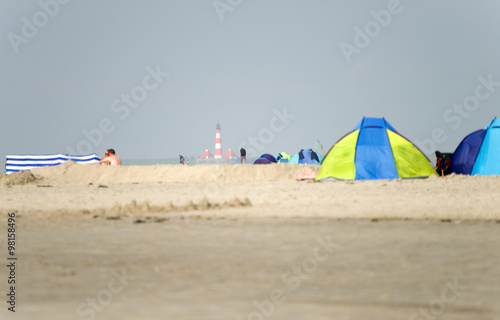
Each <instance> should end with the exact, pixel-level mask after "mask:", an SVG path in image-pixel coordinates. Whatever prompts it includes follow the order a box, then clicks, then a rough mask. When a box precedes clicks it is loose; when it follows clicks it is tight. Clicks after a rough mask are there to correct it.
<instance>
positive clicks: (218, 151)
mask: <svg viewBox="0 0 500 320" xmlns="http://www.w3.org/2000/svg"><path fill="white" fill-rule="evenodd" d="M214 158H215V159H222V147H221V145H220V124H218V123H217V125H216V126H215V155H214Z"/></svg>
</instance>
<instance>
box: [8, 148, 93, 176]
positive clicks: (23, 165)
mask: <svg viewBox="0 0 500 320" xmlns="http://www.w3.org/2000/svg"><path fill="white" fill-rule="evenodd" d="M68 160H72V161H75V162H76V163H80V164H91V163H99V158H98V157H97V154H95V153H92V154H88V155H83V156H71V155H67V154H60V153H58V154H45V155H33V154H23V155H7V156H6V160H5V173H7V174H11V173H13V172H18V171H24V170H31V169H33V168H38V167H45V166H57V165H58V164H61V163H63V162H66V161H68Z"/></svg>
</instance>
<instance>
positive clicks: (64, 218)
mask: <svg viewBox="0 0 500 320" xmlns="http://www.w3.org/2000/svg"><path fill="white" fill-rule="evenodd" d="M318 169H319V167H315V166H307V165H293V164H279V165H261V166H253V165H232V166H224V165H198V166H180V165H160V166H147V167H146V166H125V167H109V166H98V165H78V164H75V163H71V162H67V163H65V164H63V165H60V166H57V167H44V168H39V169H34V170H32V171H31V172H22V173H17V174H12V175H9V176H5V175H1V176H0V189H1V192H0V212H2V216H3V217H4V218H3V219H2V221H3V222H2V227H1V230H2V233H3V234H4V236H3V237H0V244H1V247H2V248H4V249H3V251H4V257H5V258H4V262H6V261H7V260H6V257H7V249H6V248H7V243H6V240H7V236H6V234H7V231H6V228H7V213H9V212H15V213H16V227H17V229H16V237H17V241H16V253H17V257H18V260H17V262H16V265H17V267H16V276H17V280H18V283H16V285H17V286H16V297H17V305H16V314H15V318H16V319H412V318H413V319H420V318H422V319H425V317H426V314H427V317H428V318H429V317H432V316H434V317H437V318H438V319H497V318H498V317H497V315H498V312H499V311H500V307H498V306H497V305H498V303H497V301H499V299H500V251H499V249H498V248H499V245H500V232H499V231H500V223H499V222H500V195H499V193H500V192H499V190H500V188H499V187H500V177H497V176H490V177H488V176H483V177H469V176H448V177H446V178H444V179H443V178H439V177H431V178H429V179H415V180H380V181H359V182H352V181H324V182H312V181H294V178H295V177H296V176H297V175H299V174H301V173H303V172H317V171H318ZM5 264H6V263H5ZM8 272H9V270H8V268H6V267H3V268H0V281H2V282H3V283H4V284H3V285H2V286H0V293H2V295H3V297H7V296H6V294H7V293H8V291H7V290H8V286H7V284H6V282H7V278H8ZM7 308H8V304H7V303H4V307H2V308H0V319H9V318H14V317H13V315H12V314H11V312H9V311H7Z"/></svg>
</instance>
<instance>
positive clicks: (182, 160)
mask: <svg viewBox="0 0 500 320" xmlns="http://www.w3.org/2000/svg"><path fill="white" fill-rule="evenodd" d="M185 160H186V159H184V157H183V156H182V155H181V154H180V155H179V162H180V163H181V164H184V161H185Z"/></svg>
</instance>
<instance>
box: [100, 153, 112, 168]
mask: <svg viewBox="0 0 500 320" xmlns="http://www.w3.org/2000/svg"><path fill="white" fill-rule="evenodd" d="M108 157H109V149H106V151H104V158H102V159H101V160H99V164H106V165H109V164H111V162H110V161H109V159H108Z"/></svg>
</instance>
